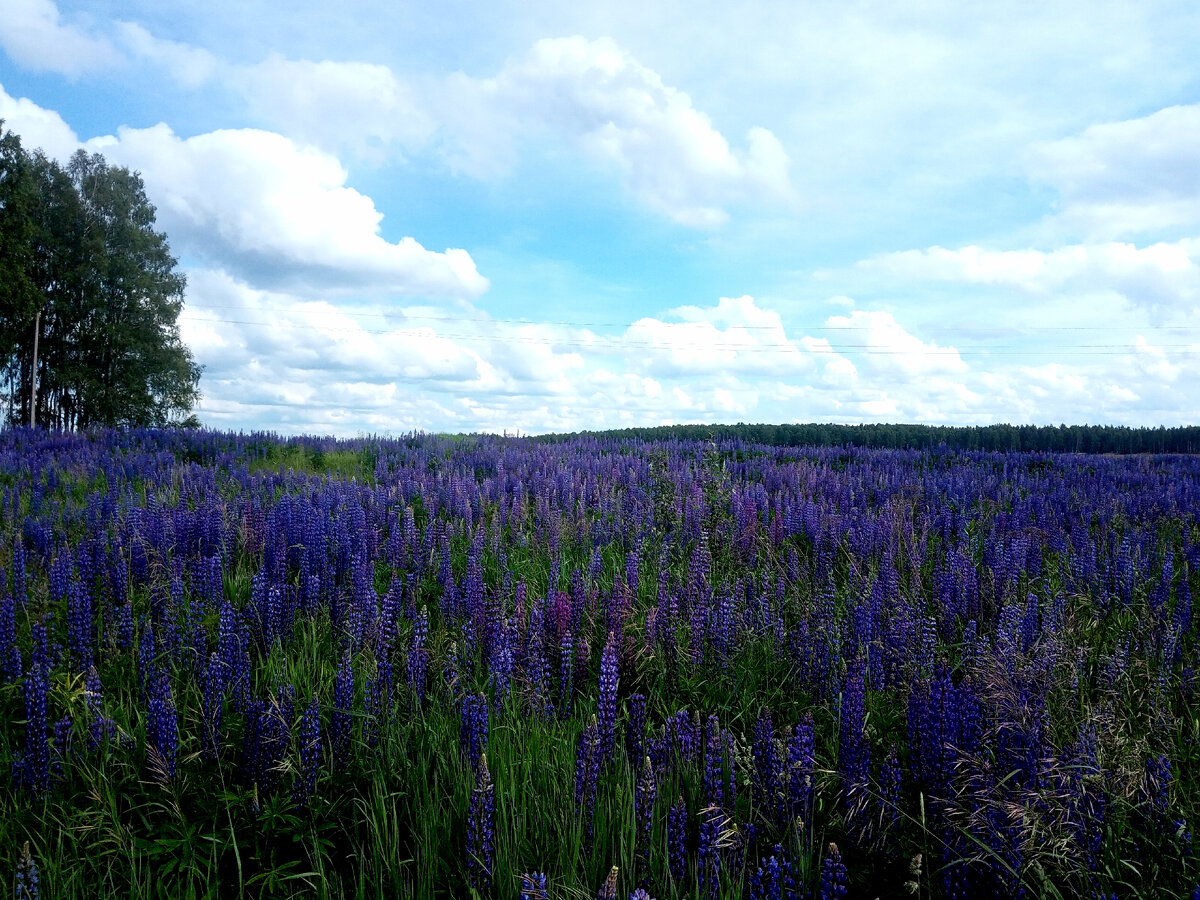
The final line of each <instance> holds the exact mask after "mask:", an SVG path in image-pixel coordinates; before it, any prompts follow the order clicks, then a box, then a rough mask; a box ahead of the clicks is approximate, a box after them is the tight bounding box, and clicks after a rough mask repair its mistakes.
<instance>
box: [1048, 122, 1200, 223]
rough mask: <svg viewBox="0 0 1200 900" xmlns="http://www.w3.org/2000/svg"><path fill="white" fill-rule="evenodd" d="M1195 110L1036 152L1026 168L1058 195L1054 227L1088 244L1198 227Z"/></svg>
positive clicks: (1111, 127) (1115, 126)
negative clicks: (1079, 236) (1072, 232)
mask: <svg viewBox="0 0 1200 900" xmlns="http://www.w3.org/2000/svg"><path fill="white" fill-rule="evenodd" d="M1198 146H1200V104H1192V105H1188V106H1171V107H1167V108H1166V109H1161V110H1159V111H1158V112H1155V113H1153V114H1152V115H1148V116H1143V117H1141V118H1137V119H1128V120H1125V121H1122V122H1109V123H1104V124H1099V125H1092V126H1089V127H1088V128H1086V129H1085V130H1084V131H1083V132H1082V133H1081V134H1079V135H1077V136H1075V137H1069V138H1064V139H1062V140H1057V141H1048V142H1043V143H1039V144H1035V145H1034V146H1033V147H1032V148H1031V149H1030V151H1029V153H1028V158H1027V166H1028V170H1029V172H1030V174H1031V175H1032V176H1033V177H1034V178H1035V179H1037V180H1040V181H1043V182H1046V183H1048V184H1050V185H1052V186H1053V187H1055V188H1056V189H1057V190H1058V192H1059V195H1060V197H1061V200H1062V202H1061V209H1060V211H1059V213H1058V215H1057V216H1056V217H1055V220H1056V221H1057V222H1058V223H1059V224H1061V225H1065V226H1067V227H1068V228H1070V229H1072V230H1075V231H1077V232H1082V233H1083V234H1085V235H1087V236H1088V237H1089V238H1090V239H1092V240H1096V239H1100V240H1103V239H1105V238H1112V237H1120V236H1125V235H1136V234H1145V233H1148V232H1155V231H1158V230H1160V229H1163V228H1169V227H1171V226H1179V225H1196V224H1198V223H1200V154H1198V153H1197V152H1196V148H1197V147H1198Z"/></svg>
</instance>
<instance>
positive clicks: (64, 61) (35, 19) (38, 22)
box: [0, 0, 120, 77]
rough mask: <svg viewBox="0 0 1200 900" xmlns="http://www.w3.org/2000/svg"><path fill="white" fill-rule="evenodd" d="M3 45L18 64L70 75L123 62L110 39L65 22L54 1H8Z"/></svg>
mask: <svg viewBox="0 0 1200 900" xmlns="http://www.w3.org/2000/svg"><path fill="white" fill-rule="evenodd" d="M0 47H3V48H4V51H5V52H6V53H7V54H8V55H9V56H10V57H11V58H12V60H13V61H14V62H15V63H17V65H20V66H23V67H25V68H27V69H33V70H35V71H40V72H57V73H59V74H62V75H68V76H71V77H75V76H78V75H83V74H85V73H87V72H93V71H95V70H97V69H103V68H107V67H109V66H112V65H114V64H115V63H117V62H119V61H120V55H119V54H118V53H117V51H116V50H115V49H114V48H113V46H112V45H111V44H110V43H109V42H108V41H106V40H104V39H102V38H97V37H93V36H91V35H89V34H88V33H87V31H86V29H82V28H78V27H76V26H75V25H73V24H70V23H65V22H63V21H62V17H61V16H60V14H59V12H58V7H57V6H55V5H54V0H5V4H4V12H3V14H0Z"/></svg>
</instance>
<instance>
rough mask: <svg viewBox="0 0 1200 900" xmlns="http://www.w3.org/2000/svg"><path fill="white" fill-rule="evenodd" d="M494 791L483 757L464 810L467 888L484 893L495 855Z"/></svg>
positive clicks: (490, 882) (489, 883) (488, 886)
mask: <svg viewBox="0 0 1200 900" xmlns="http://www.w3.org/2000/svg"><path fill="white" fill-rule="evenodd" d="M495 841H496V789H495V785H493V784H492V775H491V773H490V772H489V771H488V765H487V754H486V753H485V754H482V755H481V756H480V757H479V766H478V769H477V771H476V773H475V788H474V790H472V791H471V802H470V805H469V807H468V809H467V873H468V877H469V878H470V882H471V886H472V887H474V888H476V889H478V890H480V891H488V890H491V887H492V868H493V866H494V865H495V853H496V845H495Z"/></svg>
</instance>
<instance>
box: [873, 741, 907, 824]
mask: <svg viewBox="0 0 1200 900" xmlns="http://www.w3.org/2000/svg"><path fill="white" fill-rule="evenodd" d="M902 780H903V771H902V770H901V768H900V759H899V757H898V756H897V755H896V746H895V745H894V744H893V745H892V748H891V750H890V751H888V755H887V758H886V759H884V761H883V768H882V769H880V772H879V795H878V800H877V802H878V806H879V830H880V834H881V835H882V836H883V838H884V840H885V841H886V840H887V839H888V838H889V836H890V835H891V834H892V832H893V829H895V828H896V826H897V825H899V824H900V789H901V784H902Z"/></svg>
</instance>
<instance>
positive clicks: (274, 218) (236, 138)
mask: <svg viewBox="0 0 1200 900" xmlns="http://www.w3.org/2000/svg"><path fill="white" fill-rule="evenodd" d="M88 145H89V147H90V148H92V149H94V150H98V151H100V152H103V153H104V154H105V156H106V157H108V158H109V159H111V160H112V161H114V162H116V163H119V164H123V165H128V166H130V167H131V168H134V169H137V170H139V171H141V173H142V176H143V178H144V180H145V182H146V185H147V191H148V193H149V195H150V196H151V197H153V198H154V201H155V203H156V205H157V206H158V212H159V225H160V226H162V227H164V228H165V229H166V230H167V232H168V233H169V234H170V235H171V237H172V239H173V240H176V241H179V242H181V243H183V244H186V246H187V248H188V249H191V250H192V251H193V252H196V253H198V254H201V255H203V256H205V257H206V258H208V259H209V260H213V261H217V262H219V264H221V265H225V266H229V267H232V268H234V269H236V270H238V271H239V272H241V273H242V274H243V275H245V276H246V277H249V278H251V279H252V280H253V281H255V282H256V283H259V284H264V285H269V284H277V285H285V284H290V285H293V286H298V285H301V284H304V285H308V286H309V287H310V288H312V289H314V290H325V291H333V292H335V293H336V292H346V291H360V290H374V291H383V292H391V293H401V294H428V295H441V296H463V297H465V296H476V295H478V294H480V293H482V292H483V291H484V290H486V289H487V279H485V278H483V277H482V276H481V275H480V274H479V273H478V272H477V271H476V268H475V263H474V261H473V260H472V259H471V257H470V255H469V254H468V253H467V251H465V250H453V249H452V250H446V251H445V252H443V253H435V252H432V251H429V250H426V249H425V248H424V247H422V246H421V245H420V244H419V243H417V241H415V240H414V239H413V238H411V237H405V238H402V239H401V240H399V241H398V242H395V243H392V242H389V241H387V240H386V239H384V238H383V237H382V236H381V235H380V223H381V221H382V219H383V215H382V214H381V213H380V212H379V211H378V210H377V209H376V208H375V205H374V203H373V202H372V201H371V198H369V197H367V196H364V195H363V194H360V193H359V192H358V191H356V190H354V189H352V188H349V187H346V184H345V182H346V177H347V173H346V170H345V169H344V168H343V167H342V165H341V164H340V163H339V162H338V160H337V159H336V158H335V157H333V156H330V155H328V154H326V153H323V152H321V151H319V150H316V149H314V148H309V147H302V146H297V145H296V144H295V143H293V142H292V141H290V140H288V139H287V138H285V137H283V136H281V135H278V134H274V133H271V132H266V131H255V130H249V129H244V130H231V131H214V132H209V133H207V134H201V135H197V136H195V137H191V138H187V139H181V138H179V137H178V136H177V135H175V134H174V132H172V131H171V129H170V128H168V127H167V126H166V125H162V124H160V125H156V126H154V127H153V128H146V129H130V128H123V129H121V130H120V131H119V132H118V134H117V136H116V137H105V138H98V139H95V140H93V141H89V142H88Z"/></svg>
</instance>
